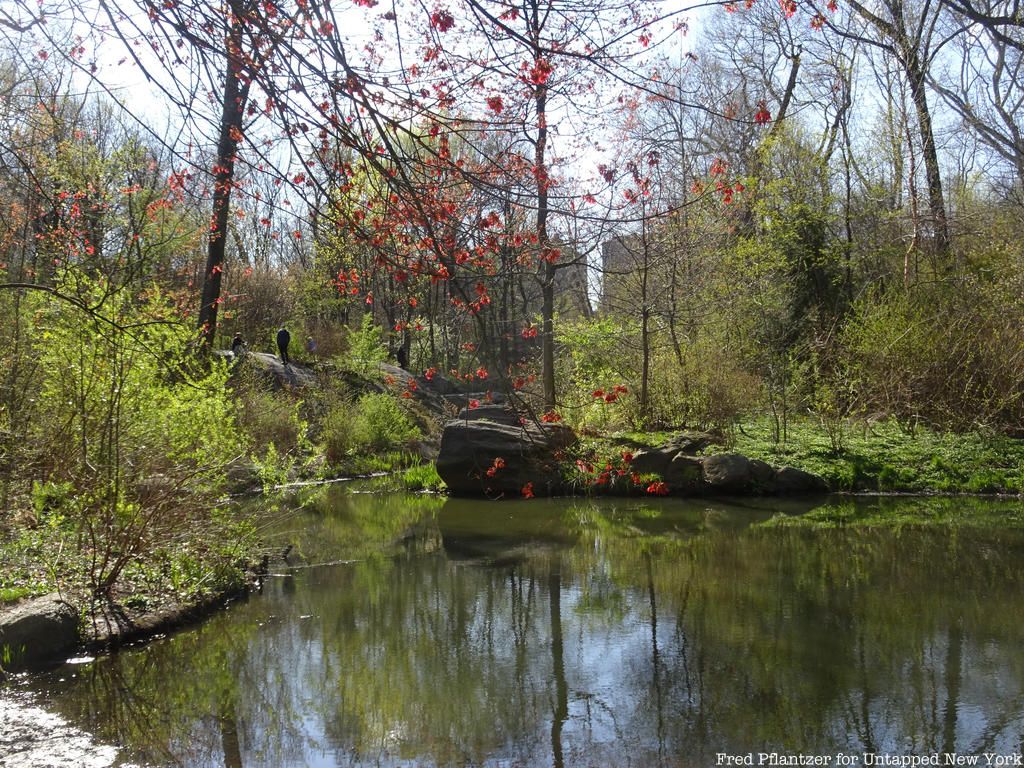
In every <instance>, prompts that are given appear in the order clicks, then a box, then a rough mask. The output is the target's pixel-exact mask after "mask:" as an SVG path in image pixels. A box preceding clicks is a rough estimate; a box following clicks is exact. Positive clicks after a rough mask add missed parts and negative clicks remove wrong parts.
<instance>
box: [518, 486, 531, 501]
mask: <svg viewBox="0 0 1024 768" xmlns="http://www.w3.org/2000/svg"><path fill="white" fill-rule="evenodd" d="M519 493H521V494H522V495H523V498H524V499H532V498H533V483H527V484H526V485H524V486H523V487H522V488H521V489H520V490H519Z"/></svg>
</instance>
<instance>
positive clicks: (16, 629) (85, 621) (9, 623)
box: [0, 588, 248, 765]
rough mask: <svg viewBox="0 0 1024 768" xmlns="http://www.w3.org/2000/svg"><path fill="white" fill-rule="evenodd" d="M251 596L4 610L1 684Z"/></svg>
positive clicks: (45, 601) (48, 602)
mask: <svg viewBox="0 0 1024 768" xmlns="http://www.w3.org/2000/svg"><path fill="white" fill-rule="evenodd" d="M246 594H248V589H247V588H241V589H237V590H233V591H231V592H225V593H223V594H218V595H214V596H211V597H207V598H204V599H201V600H196V601H192V602H182V603H174V604H170V605H164V606H161V607H160V608H157V609H155V610H149V611H140V610H129V609H127V608H124V607H123V606H119V605H115V604H105V605H103V606H100V607H97V608H96V609H94V610H93V611H91V612H89V611H85V610H79V609H78V608H77V607H76V606H74V605H72V604H71V603H69V602H66V601H65V600H64V599H63V598H62V597H61V596H60V595H57V594H49V595H43V596H41V597H34V598H30V599H28V600H23V601H21V602H19V603H16V604H15V605H13V606H11V607H9V608H6V609H3V608H0V680H2V679H3V675H4V673H5V672H21V671H24V670H30V669H37V668H41V667H45V666H47V665H48V664H55V663H59V662H61V661H63V660H65V659H67V658H68V657H69V656H71V655H73V654H74V653H75V652H77V651H80V650H85V649H89V650H101V649H108V648H113V647H116V646H119V645H124V644H125V643H130V642H134V641H136V640H142V639H144V638H147V637H152V636H153V635H156V634H159V633H161V632H167V631H169V630H172V629H176V628H178V627H182V626H185V625H186V624H190V623H192V622H193V621H196V620H198V619H200V618H202V617H204V616H206V615H208V614H210V613H212V612H213V611H215V610H218V609H220V608H222V607H224V606H225V605H226V604H227V603H228V602H230V601H231V600H233V599H236V598H239V597H243V596H244V595H246ZM0 765H2V764H0Z"/></svg>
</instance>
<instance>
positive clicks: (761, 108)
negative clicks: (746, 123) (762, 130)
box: [754, 101, 772, 125]
mask: <svg viewBox="0 0 1024 768" xmlns="http://www.w3.org/2000/svg"><path fill="white" fill-rule="evenodd" d="M771 121H772V113H771V112H769V111H768V105H767V104H765V103H764V102H763V101H759V102H757V114H755V115H754V122H755V123H757V124H758V125H767V124H768V123H770V122H771Z"/></svg>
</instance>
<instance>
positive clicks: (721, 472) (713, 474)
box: [630, 433, 829, 496]
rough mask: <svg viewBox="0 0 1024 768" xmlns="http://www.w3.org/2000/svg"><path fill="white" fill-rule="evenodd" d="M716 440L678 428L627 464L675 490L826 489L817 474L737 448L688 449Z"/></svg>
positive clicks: (773, 492) (737, 493)
mask: <svg viewBox="0 0 1024 768" xmlns="http://www.w3.org/2000/svg"><path fill="white" fill-rule="evenodd" d="M718 441H719V438H718V437H717V436H715V435H710V434H705V433H684V434H681V435H679V436H677V437H674V438H672V439H671V440H669V441H668V442H666V443H664V444H663V445H659V446H655V447H651V448H642V449H640V450H638V451H636V452H635V453H634V454H633V461H632V463H631V465H630V469H631V470H632V471H633V472H634V473H636V474H639V475H645V476H656V477H657V478H658V479H660V480H662V481H664V482H665V484H666V485H667V486H668V492H669V493H671V494H673V495H679V496H706V495H714V494H723V495H733V496H753V495H797V494H813V493H827V492H828V490H829V489H828V484H827V483H826V482H825V481H824V480H822V479H821V478H820V477H818V476H817V475H813V474H811V473H810V472H805V471H803V470H800V469H794V468H793V467H782V468H781V469H779V468H776V467H773V466H771V465H770V464H768V463H766V462H764V461H760V460H758V459H750V458H747V457H746V456H742V455H740V454H738V453H718V454H713V455H711V456H696V455H694V454H695V453H697V452H698V451H701V450H704V449H705V448H707V447H708V446H709V445H712V444H713V443H715V442H718Z"/></svg>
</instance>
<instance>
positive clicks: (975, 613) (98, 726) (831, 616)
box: [0, 486, 1024, 768]
mask: <svg viewBox="0 0 1024 768" xmlns="http://www.w3.org/2000/svg"><path fill="white" fill-rule="evenodd" d="M812 506H813V505H809V504H798V503H793V502H784V501H770V500H758V501H750V502H747V503H740V502H736V503H732V504H730V503H726V502H719V501H682V500H672V499H651V500H647V499H637V500H579V499H577V500H572V499H564V500H551V501H540V500H536V501H531V502H504V503H500V502H472V501H460V500H449V499H440V498H435V497H429V496H408V495H398V494H395V495H371V494H353V493H350V492H347V491H346V490H345V489H343V488H341V487H337V486H335V487H330V488H327V489H321V490H319V491H317V492H316V493H314V494H313V495H312V496H311V497H310V498H308V499H306V503H305V504H304V505H303V506H302V508H301V510H299V511H296V512H295V513H293V514H292V515H291V516H290V517H289V518H288V519H287V520H285V521H279V522H278V524H277V525H278V530H277V533H276V534H275V535H276V536H277V537H278V538H279V540H280V541H281V542H282V543H283V542H286V541H289V542H293V543H294V545H295V546H294V548H293V549H292V551H291V553H290V554H289V562H290V565H289V566H287V567H286V566H283V565H282V566H280V567H278V568H277V572H276V573H275V574H273V575H271V576H269V577H268V578H267V579H266V580H265V582H264V584H263V586H262V589H261V591H260V592H259V593H257V594H254V595H252V596H251V597H250V598H249V599H247V600H244V601H240V602H237V603H235V604H233V605H232V606H231V607H230V608H229V609H228V610H226V611H225V612H223V613H220V614H218V615H216V616H214V617H212V618H210V619H209V620H207V621H206V622H204V623H203V624H201V625H199V626H197V627H194V628H192V629H188V630H185V631H181V632H178V633H175V634H172V635H170V636H168V637H165V638H161V639H158V640H156V641H154V642H151V643H149V644H147V645H144V646H141V647H138V648H133V649H128V650H126V651H123V652H121V653H118V654H115V655H112V656H109V657H104V658H100V659H98V660H97V661H95V662H93V663H89V664H78V665H65V666H63V667H61V668H59V669H57V670H54V671H53V672H51V673H47V674H44V675H40V676H34V677H32V678H30V679H28V680H27V681H22V682H21V683H20V686H22V687H27V688H30V689H32V690H33V691H34V693H35V695H36V697H37V698H38V699H39V700H40V701H41V702H42V704H43V706H45V707H47V708H48V709H50V710H51V711H55V712H57V713H59V714H60V715H62V716H63V717H64V718H66V719H67V720H68V721H70V722H71V723H73V724H75V725H77V726H79V727H81V728H83V729H85V730H87V731H89V732H92V733H94V734H96V735H97V737H98V738H100V739H102V740H105V741H106V742H107V743H113V744H118V745H121V746H122V751H121V759H122V760H123V761H125V762H126V763H127V762H132V763H140V764H156V765H167V764H172V765H183V766H229V767H231V768H237V767H238V766H247V767H249V766H335V765H373V766H378V765H381V766H389V765H496V766H534V765H537V766H555V768H561V766H580V765H583V766H590V765H593V766H631V765H632V766H661V765H664V766H690V765H694V766H713V765H723V764H727V763H728V761H729V758H735V759H736V760H739V761H742V760H746V759H747V755H748V753H750V757H751V759H752V760H753V764H754V765H757V764H759V763H760V764H762V765H773V764H774V765H785V764H787V763H786V762H785V760H786V759H788V757H787V756H790V757H791V756H801V755H803V756H818V757H821V758H824V757H827V758H828V762H825V763H821V764H825V765H832V766H835V765H844V764H845V765H854V766H865V765H870V764H871V762H872V758H871V757H870V756H871V755H872V754H875V755H878V756H880V757H883V758H884V757H886V756H894V755H923V756H928V755H938V756H939V757H941V758H943V759H945V753H952V752H957V753H959V754H961V755H968V756H971V755H979V756H980V755H983V753H986V752H988V753H1000V754H1007V755H1011V756H1012V755H1017V756H1018V759H1019V755H1020V753H1021V750H1022V744H1024V622H1022V617H1024V589H1022V586H1024V530H1022V527H1021V526H1022V523H1021V519H1022V510H1021V505H1020V504H1019V503H1016V502H1014V503H995V502H980V501H970V500H955V501H952V500H946V501H944V502H935V501H932V502H924V501H921V500H881V499H875V500H861V501H853V500H840V501H835V500H831V501H829V502H828V505H827V506H825V507H821V506H819V507H818V508H817V509H813V510H812V509H811V507H812ZM803 514H806V515H807V517H805V518H803V519H804V520H812V521H814V524H808V525H803V524H798V525H792V524H786V523H787V522H788V523H792V521H793V520H794V519H796V518H795V517H794V516H797V515H803ZM878 515H881V516H885V517H890V518H896V519H898V520H899V521H900V523H899V524H898V525H889V526H871V525H868V526H864V525H859V524H858V523H859V522H860V523H862V522H864V521H865V520H867V521H870V520H871V519H872V518H873V517H874V516H878ZM759 753H778V756H777V758H775V762H772V760H773V758H770V757H767V758H762V757H760V756H759ZM843 760H846V761H847V762H845V763H843V762H840V761H843ZM779 761H782V762H779ZM0 762H2V761H0ZM876 764H877V763H876ZM979 764H980V765H983V766H984V765H986V762H985V758H984V757H981V758H980V763H979Z"/></svg>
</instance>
